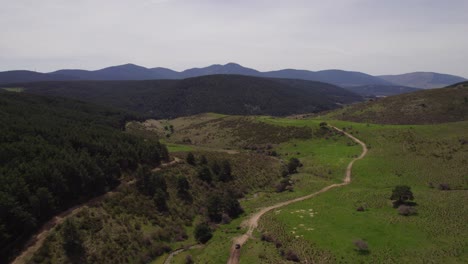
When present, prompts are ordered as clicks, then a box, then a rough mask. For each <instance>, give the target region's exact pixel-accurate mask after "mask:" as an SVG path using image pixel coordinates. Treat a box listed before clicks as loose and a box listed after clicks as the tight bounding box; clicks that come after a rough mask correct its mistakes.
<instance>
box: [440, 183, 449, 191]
mask: <svg viewBox="0 0 468 264" xmlns="http://www.w3.org/2000/svg"><path fill="white" fill-rule="evenodd" d="M439 190H441V191H449V190H450V186H449V185H448V184H447V183H441V184H439Z"/></svg>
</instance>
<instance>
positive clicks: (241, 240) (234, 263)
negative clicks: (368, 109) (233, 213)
mask: <svg viewBox="0 0 468 264" xmlns="http://www.w3.org/2000/svg"><path fill="white" fill-rule="evenodd" d="M330 127H332V128H333V129H335V130H337V131H339V132H342V133H343V134H345V135H346V136H347V137H349V138H351V139H352V140H353V141H354V142H356V143H358V144H360V145H361V146H362V153H361V155H360V156H359V157H357V158H355V159H353V160H352V161H351V162H350V163H349V164H348V167H347V168H346V174H345V178H344V179H343V182H342V183H337V184H332V185H329V186H327V187H325V188H323V189H321V190H319V191H317V192H314V193H311V194H309V195H306V196H302V197H299V198H295V199H292V200H288V201H285V202H281V203H278V204H275V205H272V206H269V207H265V208H263V209H261V210H260V211H258V212H257V213H255V214H253V215H252V216H251V217H250V218H249V219H247V220H246V221H244V222H243V225H244V226H247V227H248V230H247V232H246V233H245V234H243V235H241V236H239V237H236V238H234V239H233V243H232V246H231V253H230V256H229V259H228V261H227V263H228V264H238V263H239V259H240V249H236V244H239V245H241V246H242V245H243V244H245V242H247V240H248V239H249V238H250V237H252V232H253V231H254V230H255V228H257V226H258V221H259V220H260V218H261V217H262V216H263V215H264V214H265V213H267V212H269V211H271V210H274V209H277V208H280V207H283V206H286V205H289V204H292V203H296V202H300V201H304V200H307V199H309V198H312V197H314V196H316V195H319V194H321V193H324V192H326V191H328V190H330V189H333V188H337V187H341V186H345V185H348V184H349V183H350V182H351V170H352V168H353V164H354V162H355V161H357V160H360V159H362V158H364V156H365V155H366V154H367V146H366V144H365V143H364V142H362V141H361V140H359V139H357V138H355V137H354V136H352V135H351V134H349V133H346V132H344V131H343V130H341V129H339V128H337V127H334V126H330Z"/></svg>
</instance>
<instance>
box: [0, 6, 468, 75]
mask: <svg viewBox="0 0 468 264" xmlns="http://www.w3.org/2000/svg"><path fill="white" fill-rule="evenodd" d="M467 14H468V1H467V0H445V1H441V0H321V1H316V0H73V1H72V0H41V1H38V0H14V1H13V0H0V25H1V27H0V38H1V39H0V71H4V70H17V69H26V70H35V71H40V72H49V71H54V70H58V69H88V70H95V69H100V68H104V67H107V66H112V65H120V64H125V63H134V64H138V65H141V66H145V67H149V68H152V67H167V68H171V69H174V70H178V71H180V70H184V69H187V68H193V67H205V66H208V65H211V64H225V63H228V62H236V63H239V64H241V65H243V66H246V67H250V68H255V69H258V70H261V71H268V70H278V69H283V68H293V69H307V70H313V71H316V70H325V69H343V70H352V71H361V72H366V73H369V74H373V75H379V74H400V73H406V72H414V71H434V72H441V73H449V74H454V75H460V76H463V77H465V78H468V63H467V62H468V15H467Z"/></svg>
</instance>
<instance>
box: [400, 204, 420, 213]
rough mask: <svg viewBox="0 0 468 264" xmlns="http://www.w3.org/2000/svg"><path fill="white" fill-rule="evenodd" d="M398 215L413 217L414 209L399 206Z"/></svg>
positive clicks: (415, 211)
mask: <svg viewBox="0 0 468 264" xmlns="http://www.w3.org/2000/svg"><path fill="white" fill-rule="evenodd" d="M398 213H399V214H401V215H404V216H409V215H414V214H416V213H417V210H416V208H414V207H412V206H408V205H404V204H403V205H400V206H399V207H398Z"/></svg>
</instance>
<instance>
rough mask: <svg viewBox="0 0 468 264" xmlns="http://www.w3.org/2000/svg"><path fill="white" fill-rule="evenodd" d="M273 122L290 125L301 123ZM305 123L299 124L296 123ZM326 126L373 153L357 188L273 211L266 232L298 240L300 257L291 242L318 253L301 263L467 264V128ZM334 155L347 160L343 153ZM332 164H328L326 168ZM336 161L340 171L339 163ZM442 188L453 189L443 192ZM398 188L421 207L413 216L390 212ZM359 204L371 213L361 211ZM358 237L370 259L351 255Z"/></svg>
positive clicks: (360, 166)
mask: <svg viewBox="0 0 468 264" xmlns="http://www.w3.org/2000/svg"><path fill="white" fill-rule="evenodd" d="M268 121H270V122H271V120H268ZM274 122H276V123H281V122H283V123H286V124H288V125H292V124H294V123H295V122H296V121H292V120H284V121H281V120H274ZM307 122H308V121H306V120H298V121H297V125H304V123H307ZM310 122H311V123H312V124H315V123H316V122H317V121H316V120H311V121H310ZM329 123H332V124H334V125H336V126H338V127H348V128H350V127H352V130H351V133H353V134H354V135H355V136H356V137H358V138H360V139H361V140H363V141H364V142H366V143H367V144H368V146H370V147H371V148H370V151H369V153H368V155H367V156H366V157H365V158H364V160H362V161H359V162H357V163H356V165H355V167H354V170H353V182H352V183H351V185H349V186H346V187H343V188H339V189H333V190H331V191H329V192H327V193H324V194H322V195H320V196H318V197H315V198H313V199H311V200H308V201H303V202H299V203H296V204H293V205H290V206H288V207H286V208H283V209H282V210H281V211H280V212H277V213H275V212H271V213H269V215H267V216H266V217H265V218H264V221H262V222H261V228H262V230H263V231H264V232H273V233H276V234H281V235H279V236H282V237H281V239H283V240H292V241H295V242H294V243H290V244H291V247H292V248H294V249H295V250H297V253H298V254H299V253H300V250H301V248H300V247H299V246H297V247H294V244H298V245H307V244H308V245H309V246H310V247H314V248H315V249H318V252H315V253H316V254H315V256H313V255H305V254H304V255H303V256H302V259H303V260H304V259H309V260H315V261H317V260H321V261H327V262H328V261H331V262H344V263H355V262H366V263H394V262H395V263H396V262H400V263H401V262H404V263H408V262H414V263H419V262H421V263H432V262H433V263H442V262H443V263H464V262H465V261H466V260H467V257H468V255H467V253H468V252H467V250H466V248H467V241H466V237H467V236H468V229H467V226H466V219H467V216H468V208H467V207H466V206H464V205H466V204H467V202H468V191H467V187H468V185H467V183H468V181H467V180H468V174H467V165H466V164H467V157H468V155H467V152H468V148H467V146H466V144H463V143H462V142H463V140H464V139H465V138H466V131H468V122H459V123H448V124H440V125H431V126H383V125H366V124H358V123H350V122H341V121H329ZM348 130H349V129H348ZM337 152H341V153H342V154H344V155H343V156H346V153H344V152H342V151H341V150H339V149H337ZM337 156H338V155H337ZM316 162H321V160H316ZM330 162H331V160H330V159H328V160H327V159H326V158H324V163H323V164H330ZM336 162H337V163H336V164H335V166H338V162H339V161H338V159H337V160H336ZM430 183H432V185H433V186H435V188H430V187H429V184H430ZM441 183H446V184H448V185H449V186H450V187H451V189H452V190H451V191H441V190H438V189H437V186H438V185H439V184H441ZM399 184H405V185H409V186H411V187H412V190H413V192H414V195H415V202H416V203H417V204H418V205H417V206H416V207H417V209H418V214H417V215H416V216H409V217H405V216H400V215H398V213H397V211H396V210H395V209H393V208H392V205H391V201H390V200H389V199H388V198H389V197H390V195H391V190H392V188H393V187H394V186H395V185H399ZM360 205H364V206H365V207H366V208H367V210H366V211H365V212H357V211H356V208H357V207H358V206H360ZM309 212H313V213H314V214H313V215H312V216H311V215H310V214H309ZM293 232H294V233H293ZM355 239H363V240H364V241H366V242H367V243H368V245H369V249H370V250H369V254H364V255H363V254H359V253H358V252H356V251H355V250H354V245H353V243H352V242H353V240H355ZM321 258H322V259H321Z"/></svg>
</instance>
